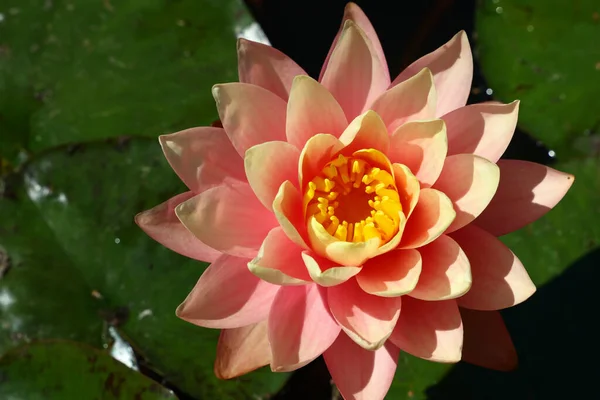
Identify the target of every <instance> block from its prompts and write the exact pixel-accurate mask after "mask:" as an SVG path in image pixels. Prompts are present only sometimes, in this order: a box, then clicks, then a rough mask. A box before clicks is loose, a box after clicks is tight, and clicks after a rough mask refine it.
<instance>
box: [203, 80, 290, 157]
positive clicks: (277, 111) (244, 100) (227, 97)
mask: <svg viewBox="0 0 600 400" xmlns="http://www.w3.org/2000/svg"><path fill="white" fill-rule="evenodd" d="M212 92H213V96H214V98H215V101H216V102H217V109H218V111H219V117H220V118H221V123H222V124H223V128H225V132H227V135H229V139H230V140H231V143H233V147H235V149H236V150H237V151H238V153H239V154H240V155H241V156H242V157H244V155H245V153H246V150H248V149H249V148H250V147H252V146H254V145H257V144H260V143H264V142H271V141H274V140H280V141H285V113H286V107H287V105H286V103H285V101H284V100H282V99H281V98H280V97H278V96H277V95H275V94H273V93H271V92H269V91H268V90H267V89H263V88H261V87H260V86H255V85H251V84H248V83H225V84H222V85H215V86H214V87H213V91H212Z"/></svg>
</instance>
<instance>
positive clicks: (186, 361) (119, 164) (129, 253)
mask: <svg viewBox="0 0 600 400" xmlns="http://www.w3.org/2000/svg"><path fill="white" fill-rule="evenodd" d="M24 174H25V175H24V180H23V189H24V190H23V191H17V192H18V193H21V192H24V193H22V194H21V195H19V196H18V199H17V200H9V199H3V200H2V201H1V202H0V208H2V209H4V207H5V206H4V204H5V203H6V202H8V203H9V204H12V207H13V210H19V208H21V207H25V208H23V210H25V211H18V212H21V213H22V214H23V215H27V218H29V219H28V220H21V221H18V220H16V221H18V223H17V225H16V227H17V228H18V229H19V235H17V236H14V237H9V238H7V237H5V236H4V235H3V234H2V231H0V245H3V246H4V247H5V248H6V249H7V252H8V254H9V256H10V257H11V258H15V259H16V258H22V256H21V255H20V254H21V253H20V252H23V251H29V252H33V251H36V248H32V247H27V246H31V245H34V244H38V245H39V247H41V248H43V249H44V252H47V253H49V254H59V255H60V257H61V260H63V259H65V260H67V261H68V263H62V262H61V263H58V264H57V265H55V266H54V267H53V268H55V270H57V271H58V270H59V269H60V268H63V269H62V270H60V271H59V272H58V273H59V274H60V275H59V276H61V277H63V278H62V279H63V285H65V286H67V287H68V286H69V285H71V284H72V285H75V286H77V285H82V282H84V284H85V286H84V289H81V290H79V296H80V297H74V295H73V293H71V292H70V291H67V290H65V292H64V293H63V294H61V293H60V292H54V293H53V298H52V300H50V302H51V303H52V304H54V305H53V307H54V310H58V309H60V308H61V307H62V308H63V309H68V308H69V307H70V305H71V304H73V303H77V302H79V301H81V302H89V301H90V300H89V299H90V298H91V297H92V296H90V293H91V291H94V293H95V296H96V297H100V298H101V299H102V304H101V306H102V307H101V308H102V310H104V312H103V313H100V315H99V313H98V312H97V311H94V305H93V304H92V305H90V306H89V308H88V309H89V311H90V314H91V316H92V318H97V319H98V320H101V319H104V320H105V319H107V317H108V319H110V320H111V323H112V324H115V325H116V326H117V328H118V329H119V332H120V333H121V334H122V335H123V336H124V337H125V338H127V339H128V340H129V341H130V343H131V344H132V345H133V347H134V348H135V349H136V350H137V351H138V352H139V353H140V354H141V355H142V357H143V362H144V363H145V364H147V365H148V366H150V367H151V368H152V369H154V370H155V371H157V372H158V373H160V374H161V375H162V376H164V378H165V379H166V380H168V381H169V382H171V383H173V384H174V385H176V386H177V387H179V388H180V389H181V390H183V391H184V392H186V393H189V394H191V395H193V396H195V397H198V398H212V399H236V400H237V399H245V398H248V399H250V398H256V397H259V398H260V397H261V396H263V395H266V394H270V393H273V392H275V391H277V390H278V389H279V388H280V386H281V385H282V384H283V382H284V381H285V380H286V379H287V375H286V374H275V373H270V372H267V371H265V370H261V371H258V372H256V373H253V374H250V375H247V376H245V377H243V378H240V379H237V380H232V381H219V380H217V379H216V378H215V376H214V373H213V362H214V358H215V350H216V342H217V338H218V331H216V330H210V329H203V328H199V327H196V326H194V325H191V324H189V323H187V322H184V321H182V320H179V319H178V318H177V317H176V316H175V308H176V307H177V305H178V304H179V303H180V302H181V301H182V300H183V299H184V298H185V297H186V295H187V293H188V292H189V291H190V290H191V288H192V287H193V286H194V284H195V283H196V281H197V279H198V278H199V276H200V275H201V274H202V272H203V271H204V269H205V268H206V264H205V263H201V262H198V261H194V260H190V259H187V258H185V257H182V256H179V255H178V254H176V253H173V252H171V251H170V250H168V249H166V248H164V247H162V246H161V245H159V244H158V243H156V242H154V241H153V240H152V239H150V238H148V237H147V236H146V235H145V234H144V233H143V232H142V231H141V230H140V229H139V228H138V227H137V226H136V225H135V224H134V222H133V216H134V215H135V214H136V213H137V212H139V211H140V210H144V209H147V208H150V207H152V206H154V205H156V204H158V203H160V202H161V201H164V200H166V199H167V198H168V197H170V196H172V195H174V194H176V193H179V192H181V191H184V190H185V188H184V187H183V186H182V184H181V183H180V182H179V180H178V178H177V177H176V176H175V174H174V173H173V172H172V171H171V169H170V168H169V166H168V165H167V163H166V161H165V160H164V157H163V155H162V153H161V151H160V147H159V146H158V143H156V141H155V140H146V139H136V140H132V141H131V142H128V143H121V142H117V141H115V142H111V143H98V144H95V145H87V146H83V147H80V148H77V149H75V150H72V149H71V150H69V151H67V150H57V151H53V152H50V153H48V154H46V155H44V156H43V157H40V158H39V159H37V160H35V161H33V162H32V163H30V164H29V166H28V168H27V169H26V170H25V171H24ZM28 202H29V204H30V203H33V205H34V207H30V205H29V204H28ZM16 213H17V211H15V215H16ZM7 217H8V218H9V219H10V218H11V216H10V215H8V216H7ZM29 220H36V221H37V220H39V221H42V222H43V223H44V224H45V225H46V226H47V228H48V229H46V230H45V231H44V232H41V231H39V230H37V231H36V230H35V229H33V228H32V226H35V224H33V225H32V224H28V223H27V221H29ZM4 233H5V234H9V235H10V232H4ZM42 234H43V235H44V236H42ZM34 238H35V239H34ZM15 242H19V246H18V247H17V246H16V245H14V243H15ZM4 243H9V244H13V245H11V246H8V245H6V244H4ZM15 249H17V250H19V251H18V252H16V253H13V252H12V251H16V250H15ZM57 257H58V256H57ZM48 260H50V258H48ZM62 264H64V265H62ZM44 266H45V265H44V263H43V262H38V263H36V264H35V265H33V264H32V265H30V266H29V268H28V271H23V272H22V273H23V274H25V273H28V274H30V275H31V274H34V275H35V274H36V273H38V272H37V271H41V270H42V269H43V268H44ZM71 266H72V267H71ZM67 268H74V270H73V269H67ZM15 271H18V269H17V268H15ZM15 271H12V270H11V271H9V272H8V274H6V276H5V277H4V278H3V279H2V282H3V283H2V284H4V281H6V282H7V285H12V286H11V287H14V286H15V285H16V284H11V281H12V280H13V279H18V278H19V274H15V275H13V272H15ZM41 272H43V271H41ZM71 278H72V279H71ZM28 279H30V280H33V279H34V278H31V277H29V278H28ZM36 282H37V285H38V287H39V285H40V282H39V281H36ZM29 287H30V290H29V291H27V292H26V293H24V294H23V297H21V298H15V299H14V304H15V305H17V304H18V303H19V302H28V303H31V304H32V305H31V306H30V307H25V308H23V314H19V310H20V308H18V307H15V308H14V313H15V314H14V315H15V318H21V319H27V318H31V319H32V320H34V318H35V315H37V314H33V315H32V314H31V310H32V309H35V305H36V304H38V303H45V302H48V301H49V300H48V299H46V298H45V297H42V296H38V295H37V293H36V292H35V285H30V286H29ZM92 300H94V299H92ZM117 310H119V312H118V313H117V312H115V311H117ZM106 311H108V312H115V314H114V315H115V317H114V318H112V317H111V316H110V315H108V316H107V314H106ZM36 313H37V311H36ZM66 315H68V314H66ZM127 316H128V317H127ZM63 322H64V321H62V320H60V319H59V320H57V321H52V320H51V319H47V320H45V321H44V320H39V321H38V323H40V328H39V329H40V330H41V331H44V332H45V329H50V330H51V329H54V328H52V327H53V326H54V325H53V324H59V325H61V326H62V324H63ZM72 323H73V324H81V327H79V328H78V329H81V330H82V331H84V332H87V330H88V329H90V327H89V321H88V319H84V318H81V319H80V320H75V321H72ZM94 324H95V325H94ZM94 326H96V327H97V326H98V323H97V322H93V323H92V328H93V327H94ZM61 329H62V328H61ZM65 329H66V328H65ZM97 335H98V336H100V335H101V332H100V331H98V332H97ZM81 336H83V335H80V336H79V337H78V338H81ZM45 337H48V335H45ZM92 342H94V343H92V344H96V343H95V342H97V340H93V338H92Z"/></svg>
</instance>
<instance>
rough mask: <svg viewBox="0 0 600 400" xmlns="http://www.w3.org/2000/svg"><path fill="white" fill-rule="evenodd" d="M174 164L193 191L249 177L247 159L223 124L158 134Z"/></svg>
mask: <svg viewBox="0 0 600 400" xmlns="http://www.w3.org/2000/svg"><path fill="white" fill-rule="evenodd" d="M159 141H160V145H161V147H162V150H163V152H164V153H165V157H166V158H167V160H168V161H169V164H170V165H171V168H173V170H174V171H175V173H176V174H177V176H179V178H180V179H181V180H182V181H183V183H185V184H186V186H187V187H188V188H190V190H191V191H192V192H195V193H200V192H203V191H205V190H206V189H209V188H211V187H213V186H217V185H220V184H222V183H224V182H232V181H234V182H235V181H242V182H245V181H246V175H245V174H244V163H243V161H242V159H241V158H240V156H239V154H238V153H237V152H236V151H235V149H234V148H233V145H232V144H231V142H230V141H229V138H228V137H227V134H226V133H225V131H224V130H223V129H221V128H212V127H207V126H203V127H200V128H191V129H186V130H184V131H181V132H176V133H172V134H170V135H161V136H160V137H159Z"/></svg>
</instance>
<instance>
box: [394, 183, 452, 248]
mask: <svg viewBox="0 0 600 400" xmlns="http://www.w3.org/2000/svg"><path fill="white" fill-rule="evenodd" d="M455 216H456V212H455V211H454V209H453V208H452V202H451V201H450V199H449V198H448V196H446V195H445V194H444V193H442V192H440V191H438V190H435V189H423V190H421V191H420V193H419V202H418V203H417V206H416V207H415V209H414V212H413V214H412V216H411V217H410V218H409V219H408V222H407V223H406V228H405V229H404V236H403V237H402V241H401V242H400V248H402V249H414V248H417V247H421V246H425V245H426V244H428V243H431V242H432V241H434V240H435V239H437V238H438V237H439V236H440V235H441V234H442V233H444V231H445V230H446V229H447V228H448V226H450V224H451V223H452V221H453V220H454V217H455Z"/></svg>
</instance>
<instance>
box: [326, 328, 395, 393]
mask: <svg viewBox="0 0 600 400" xmlns="http://www.w3.org/2000/svg"><path fill="white" fill-rule="evenodd" d="M399 355H400V350H399V349H398V348H397V347H396V346H394V345H393V344H392V343H390V342H387V343H386V344H385V345H384V346H383V347H381V348H379V349H378V350H376V351H370V350H365V349H363V348H362V347H360V346H358V345H357V344H356V343H354V342H353V341H352V340H351V339H350V338H349V337H348V336H347V335H340V336H338V338H337V340H336V341H335V342H334V343H333V345H332V346H331V347H330V348H329V349H328V350H327V351H326V352H325V353H323V358H324V359H325V363H326V364H327V368H328V369H329V372H330V373H331V377H332V378H333V381H334V382H335V384H336V386H337V388H338V390H339V391H340V393H341V394H342V396H343V397H344V399H346V400H380V399H383V398H384V397H385V395H386V394H387V392H388V390H389V388H390V386H391V384H392V380H393V379H394V374H395V373H396V365H397V362H398V356H399Z"/></svg>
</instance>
